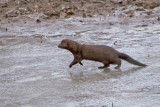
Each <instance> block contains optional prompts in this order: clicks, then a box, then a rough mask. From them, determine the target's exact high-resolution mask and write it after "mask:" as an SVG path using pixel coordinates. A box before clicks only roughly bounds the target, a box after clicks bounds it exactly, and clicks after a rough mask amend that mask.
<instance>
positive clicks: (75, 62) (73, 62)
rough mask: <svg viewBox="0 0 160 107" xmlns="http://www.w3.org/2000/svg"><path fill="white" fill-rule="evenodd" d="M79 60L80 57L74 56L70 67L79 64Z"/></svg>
mask: <svg viewBox="0 0 160 107" xmlns="http://www.w3.org/2000/svg"><path fill="white" fill-rule="evenodd" d="M78 62H79V61H78V59H76V58H74V60H73V61H72V62H71V64H70V65H69V67H70V68H71V67H72V66H73V65H75V64H77V63H78Z"/></svg>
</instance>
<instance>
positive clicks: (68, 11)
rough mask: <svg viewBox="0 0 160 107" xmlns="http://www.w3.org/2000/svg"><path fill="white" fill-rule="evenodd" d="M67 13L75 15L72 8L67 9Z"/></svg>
mask: <svg viewBox="0 0 160 107" xmlns="http://www.w3.org/2000/svg"><path fill="white" fill-rule="evenodd" d="M66 13H67V15H74V12H73V11H72V10H67V12H66Z"/></svg>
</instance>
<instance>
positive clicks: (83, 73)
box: [0, 18, 160, 107]
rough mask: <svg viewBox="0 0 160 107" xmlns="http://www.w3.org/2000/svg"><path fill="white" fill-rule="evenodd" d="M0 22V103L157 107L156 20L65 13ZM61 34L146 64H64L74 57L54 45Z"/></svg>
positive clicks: (159, 60)
mask: <svg viewBox="0 0 160 107" xmlns="http://www.w3.org/2000/svg"><path fill="white" fill-rule="evenodd" d="M153 21H154V20H153ZM110 22H112V23H113V25H110ZM13 26H15V27H13ZM3 27H4V28H5V27H7V28H8V31H5V30H1V32H0V105H1V106H2V107H37V106H38V107H63V106H65V107H79V106H82V107H84V106H87V107H92V106H93V107H102V106H107V107H112V106H113V107H159V105H160V102H159V101H160V71H159V70H160V24H159V22H158V21H157V22H155V23H152V20H151V22H150V21H147V20H146V21H144V22H142V21H141V20H137V21H135V20H131V21H126V19H121V18H118V19H114V18H92V19H81V18H70V19H64V20H58V21H54V22H52V23H50V22H44V23H41V24H31V23H29V22H28V23H26V24H25V25H21V24H20V25H19V24H12V25H7V24H6V25H4V26H3ZM64 38H68V39H72V40H75V41H78V42H80V43H85V44H103V45H108V46H112V47H114V48H115V49H117V50H119V51H121V52H124V53H127V54H128V55H130V56H132V57H133V58H135V59H137V60H139V61H140V62H143V63H145V64H147V65H149V66H147V67H145V68H143V67H137V66H134V65H131V64H129V63H127V62H125V61H123V62H122V66H121V69H120V70H115V69H114V66H110V68H109V69H104V70H99V69H98V68H97V67H98V66H101V64H100V63H97V62H91V61H82V63H83V64H84V66H81V65H78V64H77V65H75V66H73V67H72V68H69V67H68V66H69V64H70V62H71V61H72V60H73V56H72V55H71V53H69V52H68V51H66V50H62V49H59V48H58V47H57V45H58V44H59V43H60V41H61V40H62V39H64Z"/></svg>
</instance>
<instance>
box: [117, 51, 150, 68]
mask: <svg viewBox="0 0 160 107" xmlns="http://www.w3.org/2000/svg"><path fill="white" fill-rule="evenodd" d="M118 56H119V58H121V59H123V60H126V61H127V62H129V63H131V64H134V65H138V66H143V67H145V66H147V65H145V64H143V63H141V62H138V61H136V60H135V59H133V58H131V57H130V56H128V55H127V54H125V53H120V52H118Z"/></svg>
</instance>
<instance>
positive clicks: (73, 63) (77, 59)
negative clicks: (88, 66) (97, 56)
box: [69, 55, 83, 68]
mask: <svg viewBox="0 0 160 107" xmlns="http://www.w3.org/2000/svg"><path fill="white" fill-rule="evenodd" d="M81 60H82V59H81V57H80V55H74V60H73V61H72V62H71V64H70V65H69V67H70V68H71V67H72V66H73V65H75V64H77V63H79V64H80V65H82V66H83V64H82V62H81Z"/></svg>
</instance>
